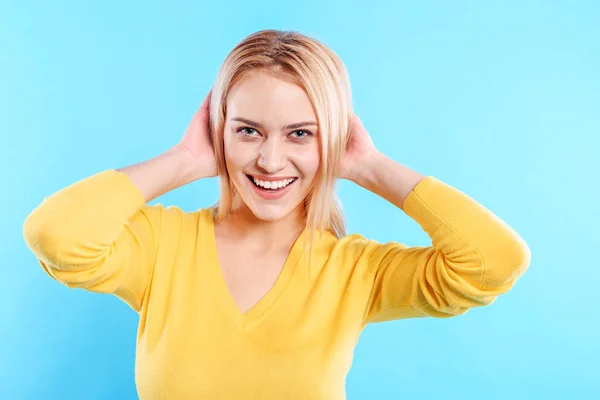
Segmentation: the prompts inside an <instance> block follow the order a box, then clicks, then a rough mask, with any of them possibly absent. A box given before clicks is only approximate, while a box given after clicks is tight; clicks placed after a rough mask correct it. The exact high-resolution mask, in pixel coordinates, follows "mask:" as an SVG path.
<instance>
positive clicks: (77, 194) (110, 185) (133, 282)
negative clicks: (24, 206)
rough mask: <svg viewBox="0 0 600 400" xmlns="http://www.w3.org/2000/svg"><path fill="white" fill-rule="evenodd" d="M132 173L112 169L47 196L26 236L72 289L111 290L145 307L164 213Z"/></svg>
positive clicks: (48, 269)
mask: <svg viewBox="0 0 600 400" xmlns="http://www.w3.org/2000/svg"><path fill="white" fill-rule="evenodd" d="M165 213H166V211H165V209H164V208H163V207H162V206H160V205H157V206H148V205H145V202H144V197H143V194H142V193H141V192H140V191H139V189H138V188H137V187H136V186H135V185H134V184H133V183H131V181H130V180H129V178H128V177H127V175H125V174H124V173H122V172H119V171H116V170H107V171H104V172H100V173H98V174H96V175H92V176H90V177H88V178H85V179H83V180H81V181H79V182H76V183H74V184H72V185H70V186H68V187H66V188H64V189H62V190H60V191H58V192H56V193H55V194H53V195H52V196H50V197H48V198H45V199H44V201H43V202H42V203H41V204H40V205H39V206H38V207H37V208H36V209H35V210H33V212H32V213H31V214H29V216H28V217H27V219H26V220H25V222H24V225H23V235H24V238H25V242H26V243H27V245H28V247H29V248H30V249H31V251H32V252H33V253H34V254H35V256H36V257H37V259H38V261H39V263H40V264H41V266H42V268H43V269H44V271H45V272H46V273H47V274H48V275H50V276H51V277H52V278H53V279H55V280H57V281H59V282H60V283H62V284H64V285H66V286H68V287H70V288H82V289H85V290H89V291H92V292H97V293H110V294H114V295H116V296H117V297H119V298H121V299H122V300H124V301H125V302H126V303H127V304H129V305H130V306H131V307H132V308H133V309H134V310H136V311H138V312H139V310H140V308H141V305H142V301H143V297H144V293H145V289H146V286H147V284H148V281H149V279H150V275H151V272H152V269H153V266H154V263H155V259H156V254H157V248H158V240H159V235H160V230H161V225H162V223H163V218H164V217H165Z"/></svg>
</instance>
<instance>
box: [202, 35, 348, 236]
mask: <svg viewBox="0 0 600 400" xmlns="http://www.w3.org/2000/svg"><path fill="white" fill-rule="evenodd" d="M256 70H262V71H265V72H267V73H270V74H272V75H274V76H275V77H277V78H280V79H284V80H287V81H290V82H293V83H295V84H297V85H299V86H300V87H302V88H303V89H304V90H305V92H306V93H307V95H308V97H309V99H310V101H311V103H312V105H313V108H314V110H315V114H316V116H317V124H318V125H319V137H320V156H321V162H320V168H319V172H318V173H317V177H316V179H315V182H314V185H313V188H312V190H311V192H310V193H309V195H308V196H307V198H306V199H305V202H304V206H305V207H304V210H305V218H306V227H307V228H308V230H309V232H311V236H312V233H314V232H315V231H330V232H331V233H333V234H334V235H335V236H337V237H338V238H340V237H341V236H343V235H345V234H346V224H345V219H344V215H343V211H342V208H341V205H340V203H339V201H338V198H337V196H336V194H335V182H336V179H337V177H338V175H339V172H340V167H341V163H342V158H343V155H344V150H345V147H346V144H347V141H348V138H349V128H350V126H349V125H350V115H351V111H352V104H351V99H352V96H351V91H350V82H349V79H348V74H347V71H346V68H345V66H344V64H343V63H342V61H341V60H340V58H339V57H338V56H337V55H336V54H335V53H334V52H333V51H332V50H331V49H329V48H327V47H326V46H325V45H323V44H322V43H321V42H319V41H318V40H316V39H314V38H310V37H307V36H305V35H303V34H301V33H297V32H292V31H279V30H262V31H259V32H255V33H253V34H251V35H249V36H247V37H246V38H244V39H243V40H242V41H241V42H240V43H238V44H237V45H236V46H235V47H234V48H233V50H232V51H231V52H230V53H229V54H228V55H227V57H226V59H225V61H224V62H223V65H222V66H221V69H220V71H219V73H218V75H217V79H216V81H215V83H214V86H213V88H212V94H211V100H210V121H211V139H212V143H213V147H214V151H215V156H216V159H217V173H218V175H219V178H220V184H221V195H220V199H219V202H218V203H217V204H218V205H217V212H216V218H217V220H220V219H222V218H224V217H225V216H227V215H228V214H229V213H230V212H231V210H232V207H233V199H234V196H235V195H236V190H235V188H234V185H233V183H232V182H231V179H230V177H229V174H228V173H227V168H226V166H225V151H224V141H223V135H224V129H225V118H226V114H227V110H226V103H227V96H228V95H229V92H230V90H231V88H232V87H233V86H234V85H235V84H236V83H237V82H239V81H240V79H241V78H242V76H243V75H244V73H246V72H248V71H256Z"/></svg>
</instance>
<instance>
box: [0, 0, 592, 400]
mask: <svg viewBox="0 0 600 400" xmlns="http://www.w3.org/2000/svg"><path fill="white" fill-rule="evenodd" d="M81 3H82V2H76V1H64V0H63V1H54V2H42V1H17V0H9V1H8V2H7V1H4V2H2V4H1V5H0V135H1V142H0V143H2V145H1V154H0V174H1V186H0V187H1V188H2V197H1V202H2V203H1V204H2V207H1V211H0V213H1V214H0V217H1V220H0V222H1V223H0V243H1V244H0V268H1V278H0V313H1V314H0V398H3V399H42V398H43V399H89V400H91V399H135V398H136V397H137V396H136V391H135V386H134V375H133V367H134V350H135V348H134V345H135V335H136V324H137V315H136V314H135V313H134V312H133V311H132V310H131V309H129V308H128V306H126V305H125V304H124V303H122V302H120V301H119V300H118V299H116V298H113V297H109V296H103V295H98V294H91V293H86V292H84V291H81V290H71V289H67V288H66V287H63V286H61V285H60V284H58V283H56V282H54V281H53V280H51V279H50V278H49V277H47V276H46V275H45V274H44V273H43V271H42V269H41V267H39V265H38V264H37V262H36V260H35V259H34V257H33V254H32V253H30V252H29V250H28V249H27V247H26V246H25V243H24V241H23V238H22V223H23V221H24V219H25V217H26V216H27V214H28V213H29V212H30V211H31V210H32V209H33V208H34V207H35V206H37V205H38V204H39V203H40V202H41V201H42V200H43V198H44V196H48V195H50V194H51V193H53V192H55V191H56V190H58V189H60V188H62V187H64V186H66V185H68V184H71V183H73V182H74V181H76V180H79V179H81V178H84V177H86V176H88V175H91V174H94V173H96V172H99V171H101V170H104V169H108V168H117V167H121V166H124V165H128V164H132V163H134V162H138V161H141V160H144V159H147V158H150V157H153V156H155V155H157V154H158V153H160V152H162V151H164V150H166V149H167V148H169V147H170V146H172V145H173V144H175V143H176V141H177V140H178V139H179V137H180V135H181V134H182V133H183V130H184V129H185V128H186V126H187V124H188V122H189V120H190V118H191V116H192V114H193V112H194V111H195V109H196V108H197V106H198V105H199V103H200V101H201V100H202V99H203V97H204V95H205V94H206V92H207V91H208V89H209V88H210V86H211V83H212V81H213V80H214V78H215V75H216V73H217V70H218V67H219V65H220V64H221V62H222V60H223V58H224V57H225V55H226V54H227V53H228V52H229V51H230V49H231V48H232V47H233V46H234V45H235V44H236V43H237V42H238V41H239V40H241V39H242V38H243V37H244V36H245V35H247V34H249V33H251V32H253V31H256V30H259V29H263V28H280V29H281V28H283V29H293V30H299V31H301V32H304V33H307V34H309V35H313V36H315V37H317V38H318V39H321V40H322V41H324V42H325V43H326V44H327V45H329V46H330V47H332V48H333V49H334V50H335V51H336V52H337V53H338V54H339V55H340V56H341V57H342V59H343V60H344V61H345V63H346V65H347V67H348V70H349V72H350V75H351V81H352V84H353V90H354V102H355V108H356V111H357V113H358V114H359V116H360V117H361V118H362V119H363V122H364V123H365V126H366V127H367V128H368V130H369V131H370V133H371V135H372V136H373V139H374V141H375V143H376V145H377V146H378V147H379V148H380V149H382V150H383V151H384V152H385V153H387V154H388V155H389V156H391V157H393V158H395V159H396V160H398V161H400V162H402V163H404V164H406V165H408V166H409V167H411V168H414V169H416V170H418V171H420V172H422V173H425V174H428V175H435V176H436V177H438V178H439V179H442V180H444V181H445V182H447V183H449V184H451V185H453V186H455V187H457V188H459V189H461V190H463V191H464V192H466V193H468V194H469V195H471V196H472V197H473V198H475V199H476V200H478V201H479V202H481V203H482V204H483V205H485V206H486V207H488V208H490V209H491V210H492V211H493V212H495V213H496V214H497V215H498V216H500V217H501V218H503V219H504V220H505V221H506V222H508V223H509V224H510V225H512V226H513V227H514V228H515V229H516V230H517V231H518V232H519V233H520V234H521V235H522V236H523V237H524V238H525V240H526V241H527V242H528V244H529V245H530V247H531V250H532V257H533V261H532V264H531V267H530V269H529V271H528V272H527V273H526V274H525V275H524V276H523V277H522V279H521V280H520V281H519V282H518V283H517V285H516V286H515V287H514V288H513V290H512V291H510V292H509V293H508V294H506V295H504V296H503V297H501V298H500V299H499V300H498V301H497V302H496V303H495V304H493V305H491V306H489V307H486V308H481V309H474V310H471V311H470V312H469V313H467V314H466V315H464V316H461V317H457V318H452V319H448V320H436V319H423V320H405V321H397V322H390V323H385V324H378V325H371V326H369V327H368V328H367V329H366V330H365V332H364V333H363V335H362V336H361V339H360V341H359V344H358V347H357V349H356V353H355V360H354V364H353V367H352V370H351V372H350V374H349V377H348V381H347V393H348V398H349V399H401V398H402V399H441V398H444V399H482V398H485V399H488V400H491V399H507V398H509V397H510V398H513V399H566V398H569V399H592V398H600V361H599V358H600V344H599V342H600V340H599V332H600V311H599V310H598V304H600V296H599V295H598V291H599V285H598V280H599V279H600V272H599V271H600V264H599V263H598V256H597V251H598V246H599V244H600V243H599V242H600V234H599V233H598V232H599V230H598V226H599V225H600V216H599V211H598V207H599V205H600V201H599V200H600V199H599V197H600V196H599V190H598V186H597V185H598V173H599V172H600V162H599V161H598V157H597V154H596V152H597V151H598V149H600V139H599V137H600V73H599V72H600V45H599V43H600V23H599V21H600V6H599V4H600V3H599V2H595V1H577V2H572V1H562V2H561V1H544V2H542V1H495V2H484V1H479V2H478V1H459V2H446V1H439V2H431V1H429V2H420V3H419V4H417V2H392V1H389V2H382V1H367V2H360V3H362V5H359V4H354V3H353V2H350V1H343V2H342V1H337V2H328V4H327V5H321V4H320V3H321V2H320V1H316V0H315V1H304V2H279V1H252V2H243V3H242V2H239V3H236V2H231V1H216V2H205V3H206V4H201V2H199V1H187V2H183V1H178V2H167V1H163V2H158V1H143V2H142V1H137V2H117V1H114V0H112V1H105V2H91V1H90V2H87V3H86V4H81ZM357 3H359V2H357ZM217 189H218V186H217V182H216V180H209V181H200V182H196V183H194V184H192V185H189V186H187V187H184V188H181V189H178V190H176V191H174V192H171V193H169V194H167V195H165V196H163V197H162V198H160V199H159V201H160V202H161V203H165V204H177V205H179V206H180V207H182V208H184V209H187V210H193V209H196V208H199V207H201V206H206V205H209V204H212V202H213V201H215V199H216V198H217ZM339 193H340V196H341V198H342V201H343V203H344V205H345V209H346V212H347V216H348V219H349V227H350V230H351V231H352V232H359V233H361V234H363V235H365V236H367V237H370V238H373V239H377V240H381V241H387V240H397V241H402V242H405V243H407V244H409V245H423V244H429V243H430V242H429V239H428V238H427V236H426V235H425V234H424V233H423V232H422V231H421V230H420V227H419V226H418V225H417V224H416V223H415V222H414V221H412V220H410V219H409V218H408V217H407V216H406V215H405V214H403V213H402V212H401V211H400V210H397V209H395V208H394V207H393V206H392V205H390V204H388V203H386V202H385V201H384V200H382V199H380V198H378V197H376V196H375V195H373V194H371V193H369V192H366V191H365V190H364V189H361V188H359V187H357V186H355V185H353V184H350V183H346V182H342V183H341V185H340V186H339Z"/></svg>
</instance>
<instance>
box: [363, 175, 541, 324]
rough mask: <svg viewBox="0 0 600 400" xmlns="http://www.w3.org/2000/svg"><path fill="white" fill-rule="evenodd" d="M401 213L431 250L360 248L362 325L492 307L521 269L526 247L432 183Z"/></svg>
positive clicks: (467, 201)
mask: <svg viewBox="0 0 600 400" xmlns="http://www.w3.org/2000/svg"><path fill="white" fill-rule="evenodd" d="M404 211H405V212H406V214H407V215H408V216H409V217H411V218H412V219H414V220H415V221H416V222H417V223H418V224H419V225H420V226H421V227H422V228H423V229H424V231H425V232H426V233H427V234H428V235H429V237H430V238H431V241H432V245H431V246H428V247H407V246H405V245H402V244H399V243H394V242H392V243H387V244H378V245H376V244H373V242H370V245H367V247H370V250H369V251H366V254H367V256H368V268H369V270H370V271H372V273H370V274H369V276H371V280H372V285H371V293H370V296H369V300H368V305H367V307H366V311H365V321H364V323H365V324H366V323H370V322H381V321H387V320H393V319H401V318H418V317H437V318H448V317H453V316H456V315H460V314H464V313H466V312H467V311H468V310H469V309H470V308H473V307H479V306H485V305H489V304H491V303H493V302H494V301H495V300H496V299H497V297H498V296H499V295H501V294H503V293H505V292H507V291H508V290H509V289H510V288H511V287H512V286H513V285H514V284H515V282H516V280H517V279H518V278H519V277H520V276H521V275H522V274H523V273H524V271H525V270H526V269H527V268H528V266H529V263H530V258H531V255H530V250H529V247H528V246H527V244H526V243H525V242H524V241H523V239H522V238H521V237H520V236H519V235H518V234H517V233H516V232H515V231H514V230H513V229H512V228H511V227H509V226H508V225H507V224H506V223H505V222H503V221H502V220H501V219H499V218H498V217H497V216H495V215H494V214H492V213H491V212H490V211H489V210H487V209H486V208H484V207H483V206H482V205H480V204H479V203H477V202H476V201H474V200H473V199H471V198H470V197H469V196H467V195H465V194H463V193H462V192H460V191H459V190H457V189H455V188H453V187H451V186H449V185H447V184H445V183H443V182H441V181H439V180H438V179H436V178H434V177H431V176H429V177H426V178H425V179H424V180H422V181H421V182H420V183H419V184H418V185H417V186H416V187H415V188H414V190H413V191H412V192H411V193H410V194H409V196H408V197H407V199H406V202H405V205H404Z"/></svg>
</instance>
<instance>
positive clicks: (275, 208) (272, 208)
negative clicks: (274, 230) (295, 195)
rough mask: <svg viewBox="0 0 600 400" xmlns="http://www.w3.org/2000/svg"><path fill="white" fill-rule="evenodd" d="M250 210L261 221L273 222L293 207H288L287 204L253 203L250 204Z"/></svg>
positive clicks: (286, 214)
mask: <svg viewBox="0 0 600 400" xmlns="http://www.w3.org/2000/svg"><path fill="white" fill-rule="evenodd" d="M250 210H251V211H252V213H253V214H254V216H255V217H256V218H258V219H259V220H261V221H266V222H275V221H280V220H282V219H284V218H285V217H287V216H288V215H289V214H290V213H291V212H292V211H293V210H294V207H290V205H289V204H265V203H262V204H253V205H252V206H250Z"/></svg>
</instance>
